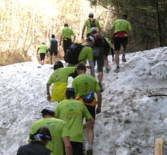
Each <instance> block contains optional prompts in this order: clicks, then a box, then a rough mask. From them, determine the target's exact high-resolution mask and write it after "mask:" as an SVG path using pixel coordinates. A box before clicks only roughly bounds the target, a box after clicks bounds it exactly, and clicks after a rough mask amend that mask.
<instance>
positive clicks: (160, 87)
mask: <svg viewBox="0 0 167 155" xmlns="http://www.w3.org/2000/svg"><path fill="white" fill-rule="evenodd" d="M110 60H111V58H110ZM166 67H167V48H166V47H164V48H158V49H153V50H149V51H142V52H137V53H132V54H128V55H127V62H126V63H122V64H121V71H120V73H118V74H116V73H114V69H115V66H114V65H113V64H111V72H110V73H109V74H107V73H104V87H105V91H104V92H103V106H102V112H101V113H100V114H98V115H97V119H96V124H95V141H94V142H95V144H94V154H95V155H111V154H113V155H141V154H142V155H152V154H153V147H154V139H155V138H156V137H162V138H164V139H165V140H167V104H166V103H167V97H163V96H161V97H149V95H150V94H157V93H158V94H167V72H166V71H167V69H166ZM52 71H53V70H52V69H51V65H44V66H42V67H41V68H38V64H35V63H31V62H27V63H19V64H15V65H9V66H4V67H0V79H1V80H0V109H1V112H0V120H1V121H0V154H1V155H13V154H16V151H17V149H18V147H19V146H20V145H21V144H25V143H27V140H28V134H29V128H30V126H31V124H32V122H34V121H35V120H37V119H39V118H41V116H40V111H41V109H42V108H43V107H44V106H46V105H52V106H54V103H49V102H48V101H47V100H46V82H47V80H48V78H49V76H50V74H51V73H52Z"/></svg>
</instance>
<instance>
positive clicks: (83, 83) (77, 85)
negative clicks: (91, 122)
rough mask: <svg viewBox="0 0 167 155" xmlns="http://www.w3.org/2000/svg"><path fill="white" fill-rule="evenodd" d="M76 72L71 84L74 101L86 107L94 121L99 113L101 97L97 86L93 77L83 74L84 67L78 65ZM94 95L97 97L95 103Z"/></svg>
mask: <svg viewBox="0 0 167 155" xmlns="http://www.w3.org/2000/svg"><path fill="white" fill-rule="evenodd" d="M76 70H77V74H78V76H77V77H76V78H75V79H74V80H73V82H72V87H73V88H74V90H75V94H76V99H78V100H80V101H82V102H83V103H84V104H85V105H86V106H87V108H88V111H89V112H90V113H91V115H92V117H93V118H94V119H95V115H96V113H100V112H101V102H102V101H101V100H102V95H101V91H100V87H99V84H98V82H97V81H96V79H95V78H94V77H93V76H91V75H90V74H85V73H86V67H85V65H83V64H79V65H78V66H77V68H76ZM95 93H96V95H97V101H96V99H95ZM96 104H97V108H96Z"/></svg>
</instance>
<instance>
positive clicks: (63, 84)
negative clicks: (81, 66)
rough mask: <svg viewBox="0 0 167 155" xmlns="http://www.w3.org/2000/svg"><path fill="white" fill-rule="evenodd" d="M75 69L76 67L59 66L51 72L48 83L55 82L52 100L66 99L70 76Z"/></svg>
mask: <svg viewBox="0 0 167 155" xmlns="http://www.w3.org/2000/svg"><path fill="white" fill-rule="evenodd" d="M74 71H75V67H66V68H58V69H56V70H55V71H54V72H53V73H52V74H51V76H50V78H49V80H48V82H47V84H49V85H51V84H52V83H54V85H53V87H52V95H51V101H52V102H54V101H62V100H63V99H65V91H66V88H67V82H68V77H69V75H70V74H71V73H73V72H74Z"/></svg>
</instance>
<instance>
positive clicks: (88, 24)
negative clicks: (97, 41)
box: [84, 19, 100, 34]
mask: <svg viewBox="0 0 167 155" xmlns="http://www.w3.org/2000/svg"><path fill="white" fill-rule="evenodd" d="M95 25H96V27H97V28H98V29H100V24H99V21H98V20H97V19H95ZM84 26H85V27H86V28H87V34H88V33H90V29H91V24H90V21H89V19H87V20H86V21H85V23H84Z"/></svg>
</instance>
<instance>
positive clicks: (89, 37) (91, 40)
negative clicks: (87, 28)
mask: <svg viewBox="0 0 167 155" xmlns="http://www.w3.org/2000/svg"><path fill="white" fill-rule="evenodd" d="M86 42H87V44H88V46H93V44H94V42H95V40H94V38H93V37H92V36H88V37H87V38H86Z"/></svg>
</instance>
